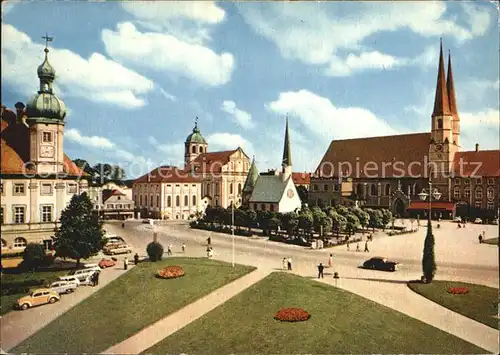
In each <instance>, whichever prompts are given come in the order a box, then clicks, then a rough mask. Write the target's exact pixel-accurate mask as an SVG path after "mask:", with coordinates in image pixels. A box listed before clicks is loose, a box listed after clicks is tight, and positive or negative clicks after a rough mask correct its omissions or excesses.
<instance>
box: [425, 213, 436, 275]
mask: <svg viewBox="0 0 500 355" xmlns="http://www.w3.org/2000/svg"><path fill="white" fill-rule="evenodd" d="M422 270H423V273H424V278H425V281H426V282H428V283H430V282H432V280H433V279H434V275H435V274H436V258H435V255H434V235H433V234H432V224H431V222H430V221H429V222H428V224H427V235H426V236H425V241H424V255H423V258H422Z"/></svg>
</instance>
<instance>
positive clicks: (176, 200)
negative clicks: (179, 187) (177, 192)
mask: <svg viewBox="0 0 500 355" xmlns="http://www.w3.org/2000/svg"><path fill="white" fill-rule="evenodd" d="M180 204H181V198H180V197H179V196H175V206H176V207H179V205H180Z"/></svg>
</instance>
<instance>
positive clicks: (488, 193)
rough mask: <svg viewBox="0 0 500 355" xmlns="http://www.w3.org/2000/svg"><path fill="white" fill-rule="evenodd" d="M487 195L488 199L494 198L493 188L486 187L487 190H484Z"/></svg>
mask: <svg viewBox="0 0 500 355" xmlns="http://www.w3.org/2000/svg"><path fill="white" fill-rule="evenodd" d="M486 194H487V197H488V199H489V200H491V199H493V198H495V190H494V189H493V188H492V187H489V188H488V191H487V192H486Z"/></svg>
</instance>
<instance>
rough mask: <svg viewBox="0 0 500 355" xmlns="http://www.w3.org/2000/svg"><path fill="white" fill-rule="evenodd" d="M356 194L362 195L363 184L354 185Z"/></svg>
mask: <svg viewBox="0 0 500 355" xmlns="http://www.w3.org/2000/svg"><path fill="white" fill-rule="evenodd" d="M356 195H358V197H361V196H363V195H364V194H363V184H358V185H357V186H356Z"/></svg>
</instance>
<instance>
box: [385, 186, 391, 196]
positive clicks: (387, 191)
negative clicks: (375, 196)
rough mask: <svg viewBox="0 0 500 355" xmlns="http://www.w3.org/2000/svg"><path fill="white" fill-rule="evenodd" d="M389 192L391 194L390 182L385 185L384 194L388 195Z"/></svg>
mask: <svg viewBox="0 0 500 355" xmlns="http://www.w3.org/2000/svg"><path fill="white" fill-rule="evenodd" d="M390 194H391V185H390V184H386V185H385V195H386V196H389V195H390Z"/></svg>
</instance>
